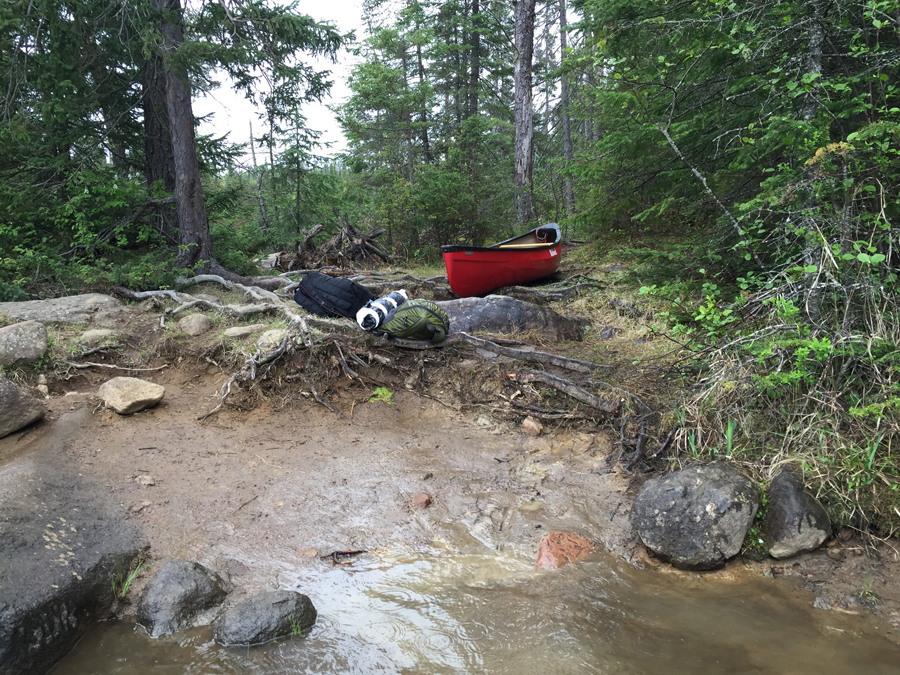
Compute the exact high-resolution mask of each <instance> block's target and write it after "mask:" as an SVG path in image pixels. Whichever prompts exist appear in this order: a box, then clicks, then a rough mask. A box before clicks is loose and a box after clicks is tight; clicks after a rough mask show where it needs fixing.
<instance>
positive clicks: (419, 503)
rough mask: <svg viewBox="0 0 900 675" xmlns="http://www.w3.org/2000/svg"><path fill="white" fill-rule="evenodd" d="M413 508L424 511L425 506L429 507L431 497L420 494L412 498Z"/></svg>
mask: <svg viewBox="0 0 900 675" xmlns="http://www.w3.org/2000/svg"><path fill="white" fill-rule="evenodd" d="M412 503H413V506H415V507H416V508H417V509H424V508H425V507H426V506H430V505H431V496H430V495H427V494H425V493H424V492H420V493H419V494H417V495H416V496H415V497H413V502H412Z"/></svg>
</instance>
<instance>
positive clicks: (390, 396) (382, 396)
mask: <svg viewBox="0 0 900 675" xmlns="http://www.w3.org/2000/svg"><path fill="white" fill-rule="evenodd" d="M369 403H387V404H388V405H397V404H396V403H395V402H394V392H392V391H391V390H390V389H388V388H387V387H378V388H377V389H376V390H375V391H373V392H372V396H371V397H370V398H369Z"/></svg>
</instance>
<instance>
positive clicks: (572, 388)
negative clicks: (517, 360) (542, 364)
mask: <svg viewBox="0 0 900 675" xmlns="http://www.w3.org/2000/svg"><path fill="white" fill-rule="evenodd" d="M513 377H514V378H515V380H516V382H523V383H525V382H542V383H544V384H548V385H550V386H551V387H554V388H555V389H558V390H559V391H561V392H563V393H564V394H567V395H568V396H571V397H572V398H574V399H575V400H576V401H580V402H581V403H584V404H585V405H588V406H590V407H592V408H594V409H596V410H599V411H600V412H604V413H607V414H609V415H615V414H617V413H618V412H619V409H620V408H621V401H616V402H612V401H608V400H607V399H605V398H601V397H600V396H597V395H596V394H592V393H591V392H589V391H587V390H586V389H582V388H581V387H579V386H578V385H577V384H575V383H574V382H571V381H569V380H566V379H563V378H562V377H557V376H556V375H551V374H550V373H546V372H544V371H543V370H526V371H522V372H519V373H515V374H514V375H513Z"/></svg>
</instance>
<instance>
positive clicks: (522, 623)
mask: <svg viewBox="0 0 900 675" xmlns="http://www.w3.org/2000/svg"><path fill="white" fill-rule="evenodd" d="M379 553H380V555H379V556H378V557H374V556H370V557H369V558H368V560H359V561H357V562H355V563H354V564H353V565H352V566H351V567H346V568H332V567H329V566H327V563H324V562H323V564H322V566H321V567H320V568H309V567H305V568H301V569H296V570H295V569H291V568H289V567H283V568H282V569H281V570H280V571H279V575H278V577H277V578H278V579H279V581H280V584H281V588H296V589H297V590H300V591H301V592H303V593H306V594H307V595H309V596H310V597H311V598H312V600H313V603H314V604H315V606H316V608H317V609H318V611H319V617H318V620H317V622H316V625H315V626H314V627H313V628H312V630H311V631H310V632H309V633H307V634H304V635H303V636H301V637H298V638H295V639H286V640H284V641H281V642H278V643H271V644H268V645H265V646H263V647H256V648H252V649H246V648H244V649H232V648H223V647H220V646H218V645H216V644H215V643H214V642H213V641H212V631H211V629H209V628H203V629H195V630H193V631H189V632H187V633H184V634H181V635H179V636H178V637H177V638H161V639H157V640H151V639H150V638H148V637H147V635H146V633H145V632H144V631H143V629H141V628H139V627H135V626H134V624H129V623H111V624H102V625H98V626H97V627H95V628H94V629H92V630H91V631H90V633H89V634H88V635H87V636H86V637H85V638H84V639H83V640H82V641H81V642H80V643H79V644H78V646H77V647H76V648H75V650H74V651H73V653H72V654H70V655H69V656H68V657H67V658H66V659H65V660H64V661H63V662H62V663H60V664H59V665H58V666H57V667H56V668H55V669H54V670H53V671H52V675H76V674H77V675H86V674H88V673H92V674H97V675H139V674H140V675H162V674H166V675H168V674H173V673H179V674H180V673H184V674H197V675H201V674H202V675H207V674H212V673H248V674H260V675H262V674H265V675H276V674H277V675H282V674H284V675H287V674H288V673H304V674H309V673H359V674H361V675H362V674H369V673H385V674H390V673H397V674H413V673H432V674H444V673H448V674H449V673H491V674H492V675H528V674H530V673H535V674H537V673H540V674H541V675H563V674H568V673H571V674H576V673H578V674H582V673H609V674H613V673H615V674H616V675H655V674H660V675H662V674H665V675H682V674H683V675H716V674H717V673H722V674H723V675H724V674H728V675H744V674H748V675H749V674H754V675H755V674H768V673H771V674H772V675H775V674H777V675H803V674H806V673H809V674H813V673H814V674H815V675H830V674H832V673H833V674H834V675H838V674H840V675H845V674H846V673H866V674H867V675H882V674H884V675H888V674H890V675H898V674H900V640H898V639H897V634H896V632H895V631H891V629H890V627H887V626H886V625H885V624H883V623H879V622H876V621H875V620H874V619H872V618H871V617H859V616H848V615H844V614H839V613H835V612H826V611H821V610H817V609H813V608H812V606H811V602H812V599H813V598H812V596H810V595H809V594H807V593H804V592H801V591H793V590H791V589H789V588H787V587H786V586H785V585H784V584H783V583H777V582H774V581H771V580H764V579H761V580H759V581H754V582H750V583H740V584H736V583H735V584H730V583H718V582H711V581H702V580H699V579H685V578H682V577H672V576H667V575H663V574H658V573H653V572H641V571H639V570H634V569H632V568H631V567H629V566H627V565H625V564H624V563H621V562H619V561H618V560H615V559H613V558H612V557H610V556H607V555H605V554H594V555H593V556H592V557H591V558H589V559H588V560H587V561H586V562H584V563H582V564H579V565H569V566H566V567H564V568H563V569H562V570H560V571H558V572H545V571H543V570H536V569H534V568H533V567H531V566H530V565H529V564H528V563H527V562H524V561H522V560H519V559H513V558H507V557H502V556H498V557H493V556H483V555H470V556H461V555H452V554H447V553H444V552H442V551H441V550H439V549H427V550H421V551H417V552H405V551H389V552H384V551H381V552H379Z"/></svg>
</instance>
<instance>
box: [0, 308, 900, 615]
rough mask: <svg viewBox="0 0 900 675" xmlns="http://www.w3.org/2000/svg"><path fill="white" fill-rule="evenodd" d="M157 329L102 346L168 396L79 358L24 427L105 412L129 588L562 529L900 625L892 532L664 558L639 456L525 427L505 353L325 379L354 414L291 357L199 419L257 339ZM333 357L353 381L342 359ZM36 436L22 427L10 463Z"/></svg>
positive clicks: (517, 547)
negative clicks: (164, 576)
mask: <svg viewBox="0 0 900 675" xmlns="http://www.w3.org/2000/svg"><path fill="white" fill-rule="evenodd" d="M158 325H159V322H158V319H157V317H156V316H154V315H152V314H149V313H146V312H145V311H144V310H143V309H141V308H139V307H135V308H134V309H133V311H132V313H131V314H130V315H129V316H128V317H127V318H126V319H122V318H120V319H118V320H117V322H116V326H115V327H116V328H117V329H118V330H120V331H121V332H120V333H119V334H118V336H117V337H116V338H115V339H116V342H117V344H120V345H121V347H120V348H118V349H116V350H107V351H104V352H100V353H97V354H95V355H92V356H91V357H90V358H91V359H94V360H95V361H96V362H98V363H102V364H105V365H107V366H112V365H118V366H119V367H135V368H137V367H142V368H161V367H162V366H167V367H166V368H163V369H160V370H148V371H133V372H130V373H128V374H132V375H136V376H140V377H143V378H145V379H148V380H152V381H154V382H158V383H159V384H163V385H164V386H165V387H166V396H165V398H164V400H163V402H162V403H161V404H160V405H159V406H157V407H156V408H154V409H151V410H148V411H145V412H142V413H139V414H137V415H133V416H130V417H120V416H118V415H116V414H114V413H112V412H109V411H107V410H104V409H102V408H101V407H100V406H99V405H98V400H97V399H96V398H95V392H96V390H97V387H98V386H99V385H100V384H101V383H102V382H104V381H106V380H107V379H109V378H110V377H112V376H114V375H117V374H120V373H119V372H117V371H115V370H112V369H109V368H104V367H100V366H98V367H91V368H78V369H74V368H72V367H69V368H68V369H62V370H61V371H60V372H59V377H58V378H57V379H56V380H55V381H52V382H51V392H52V396H51V398H50V400H49V401H48V403H49V405H50V409H51V413H50V415H49V416H48V418H47V420H46V421H45V422H43V423H42V425H39V426H38V427H35V428H32V429H30V430H28V431H26V432H25V433H26V434H41V433H44V430H45V429H46V428H47V427H48V425H52V424H53V421H54V420H55V419H58V418H59V416H60V415H61V414H63V413H65V412H68V411H72V410H79V409H89V410H90V411H91V414H90V415H86V416H84V418H83V419H84V422H83V423H84V425H86V428H85V429H83V430H82V433H80V434H78V435H75V436H74V437H73V440H71V441H70V442H69V443H68V444H67V445H66V452H67V454H68V455H69V456H70V457H71V459H72V460H73V461H74V462H75V463H77V465H78V466H80V467H81V468H82V469H83V471H84V472H85V473H89V474H92V475H94V476H97V477H99V478H100V479H101V481H102V482H103V484H104V485H105V486H106V488H107V489H108V490H109V491H110V493H111V494H112V495H113V496H114V497H115V499H116V501H117V502H118V503H119V504H120V505H121V507H122V508H123V509H124V510H125V511H126V512H127V514H128V518H129V519H131V520H132V521H133V522H134V523H135V524H137V525H139V527H140V528H141V530H142V531H143V532H144V534H145V536H146V537H147V539H148V540H149V541H150V549H149V550H148V553H147V562H148V565H147V568H146V570H145V573H144V574H143V575H142V576H141V577H140V578H139V579H138V580H137V582H136V583H135V585H134V586H133V588H132V591H131V593H130V596H129V597H130V598H135V597H137V596H138V594H139V593H140V590H141V588H142V585H143V583H145V582H146V580H147V579H148V578H149V577H150V576H151V575H152V573H153V572H154V571H155V569H156V568H157V567H158V566H159V565H160V564H161V563H162V562H164V561H165V560H168V559H170V558H174V557H178V558H188V559H192V560H197V561H200V562H202V563H204V564H206V565H208V566H210V567H212V568H213V569H215V570H217V571H218V572H220V573H221V574H222V575H223V576H226V577H228V578H230V579H231V581H232V582H233V583H234V585H235V587H236V589H237V590H236V593H237V595H236V597H235V599H239V598H240V597H241V596H243V595H247V594H250V593H253V592H257V591H258V590H260V589H265V588H269V587H276V586H278V584H279V578H278V576H279V571H280V570H283V569H285V566H294V567H296V566H303V565H330V564H332V563H331V561H330V560H327V559H323V557H322V556H325V555H326V554H328V553H331V552H332V551H343V550H347V549H354V550H361V549H364V550H367V551H369V552H370V555H377V553H378V550H379V549H380V548H382V547H388V546H391V547H394V546H397V545H400V546H406V547H409V548H411V549H415V548H416V547H418V546H420V545H424V544H430V545H433V544H435V542H437V543H439V544H440V545H442V546H444V547H446V548H447V549H449V550H452V551H454V552H459V553H467V552H473V553H482V552H487V551H497V550H503V551H505V552H506V553H511V554H513V555H516V556H520V557H522V558H523V559H528V560H533V558H534V555H535V552H536V550H537V547H538V544H539V542H540V540H541V539H542V537H543V536H544V534H546V533H547V532H550V531H554V530H565V531H568V532H573V533H576V534H579V535H581V536H582V537H585V538H587V539H589V540H592V541H595V542H597V543H598V544H599V545H601V546H603V547H604V548H606V549H608V550H609V551H611V552H612V553H614V554H616V555H618V556H621V557H622V558H624V559H626V560H628V561H630V562H632V563H633V564H635V565H639V566H648V567H652V568H656V569H658V570H659V571H660V572H665V573H671V574H677V575H680V576H683V577H690V578H694V579H697V580H703V581H708V582H711V583H712V582H735V581H741V580H743V579H747V578H749V577H756V576H759V575H766V576H769V575H775V576H779V577H783V578H784V579H785V581H786V582H787V583H791V584H793V585H797V586H799V587H802V588H805V589H807V590H810V591H812V592H813V593H814V596H810V602H811V603H813V602H814V603H816V605H817V606H819V607H821V608H822V609H828V610H832V611H839V612H849V613H870V612H871V613H875V614H877V615H879V616H881V617H883V618H884V619H885V620H887V621H888V622H891V624H892V625H893V626H894V627H895V628H897V627H900V562H898V554H897V552H896V551H895V550H894V549H893V548H892V547H891V546H890V545H887V544H886V545H883V546H881V547H879V548H872V547H869V546H867V545H866V544H865V543H864V542H862V541H860V540H858V539H849V540H846V541H838V542H834V543H832V545H831V547H830V549H827V550H823V551H819V552H816V553H814V554H808V555H804V556H800V557H798V558H795V559H791V560H788V561H784V562H776V561H773V560H764V561H761V562H752V561H749V560H744V559H739V560H737V561H734V562H732V563H731V564H729V566H728V567H727V568H726V569H725V570H721V571H718V572H713V573H706V574H702V575H697V574H694V573H684V572H678V571H676V570H673V569H672V568H671V567H670V566H668V565H664V564H660V563H659V561H657V560H655V559H653V558H652V557H651V556H649V555H648V554H647V552H646V550H645V549H644V548H643V546H641V545H640V544H639V542H637V541H636V540H635V538H634V535H633V534H632V532H631V528H630V524H629V520H628V514H629V511H630V505H631V498H632V494H631V491H630V486H632V485H633V481H634V477H633V476H629V475H627V474H626V473H625V472H624V471H623V470H622V468H621V464H620V461H619V460H620V459H621V450H620V448H618V447H617V446H615V445H614V443H613V440H614V439H615V438H618V434H617V433H616V432H614V430H613V429H611V428H610V426H609V422H608V421H604V420H596V419H591V418H590V417H587V416H584V417H582V418H580V419H577V420H576V421H577V426H575V427H573V426H568V425H569V424H570V423H571V422H572V420H566V419H560V420H556V421H548V420H545V421H544V425H545V429H544V433H543V434H542V435H541V436H539V437H534V436H529V435H526V434H524V433H523V432H522V430H521V429H520V428H519V423H520V419H521V417H519V418H518V419H516V418H510V417H509V416H508V415H506V414H498V412H497V410H496V408H495V407H494V404H493V403H491V396H492V395H493V396H495V395H496V393H498V392H501V391H502V390H503V389H504V387H508V386H509V383H508V382H507V381H506V380H505V379H504V372H505V371H506V370H507V369H508V368H509V367H510V363H509V362H507V361H505V360H504V359H503V357H500V358H496V357H492V356H484V355H482V356H484V358H481V357H479V356H478V355H477V354H475V353H474V352H473V350H467V351H465V352H461V351H459V350H458V348H456V347H454V348H448V349H447V350H446V351H447V354H444V355H442V354H441V353H440V352H430V353H428V354H427V355H421V354H415V353H412V354H409V353H408V354H400V353H395V354H388V352H386V351H385V350H382V351H384V352H385V353H384V354H383V356H385V357H387V356H390V358H393V359H395V360H396V362H395V363H393V365H392V368H391V369H390V373H389V372H388V371H387V370H385V371H383V372H380V373H369V374H368V380H367V381H366V382H365V383H360V382H358V381H353V382H351V381H350V380H348V379H347V378H346V377H342V376H338V377H331V378H330V379H329V378H323V379H321V380H317V381H318V382H321V381H326V382H329V383H330V384H329V385H328V386H326V387H322V388H320V390H319V392H318V393H319V394H320V395H321V397H323V401H325V402H327V403H328V404H329V405H331V406H332V407H333V408H334V409H335V410H336V411H337V412H338V413H340V416H339V415H338V414H335V413H334V412H330V411H329V410H327V409H326V408H325V407H324V406H323V405H321V404H319V403H316V402H315V401H314V400H313V398H312V396H311V395H310V390H309V387H308V386H305V385H303V384H302V382H300V381H298V380H290V379H289V376H290V373H292V372H297V370H296V364H291V363H286V364H283V367H282V369H281V370H280V371H279V372H278V374H277V375H276V376H274V377H272V378H271V379H272V380H273V383H272V386H271V387H269V388H268V389H267V390H266V391H264V392H259V391H247V390H241V391H235V392H234V393H233V395H232V396H231V397H230V399H229V403H230V405H229V406H228V407H226V408H225V409H223V410H222V411H221V412H219V413H218V414H216V415H214V416H211V417H209V418H207V419H204V420H198V418H199V417H201V416H202V415H203V414H204V413H206V412H208V411H210V410H211V409H213V408H214V407H215V406H216V404H217V403H218V402H219V387H220V386H221V385H222V383H223V382H224V381H226V380H227V379H228V376H229V375H230V373H231V365H232V364H233V363H234V355H235V354H238V353H239V349H238V348H236V347H228V348H226V347H224V346H223V344H222V343H221V338H219V337H212V336H210V337H206V338H202V339H193V340H191V339H187V338H186V337H185V336H180V335H177V334H175V335H174V337H173V335H172V334H171V332H168V333H167V332H166V331H165V330H157V329H156V327H157V326H158ZM223 327H224V326H219V328H220V329H221V328H223ZM73 334H74V333H73V332H72V331H70V332H69V334H68V338H71V337H72V335H73ZM66 337H67V336H66V335H62V338H66ZM398 352H399V350H398ZM229 358H231V359H232V361H231V362H229V360H228V359H229ZM306 365H307V367H308V366H309V362H307V363H306ZM317 367H318V368H320V369H321V370H323V371H324V370H328V369H330V370H331V372H332V373H337V374H338V375H340V369H339V367H338V365H337V364H336V363H335V362H334V359H330V360H329V357H327V356H323V357H322V358H320V359H319V361H318V366H317ZM373 370H374V369H373ZM398 373H399V375H398ZM319 374H320V375H321V373H319ZM379 378H380V379H379ZM275 380H277V386H276V383H275V382H274V381H275ZM379 382H380V383H381V384H382V385H383V386H384V391H385V392H386V393H389V394H390V396H381V397H380V398H391V399H392V400H391V401H390V402H386V401H384V400H370V399H372V395H373V392H374V388H375V386H376V384H378V383H379ZM407 387H411V388H412V389H413V390H415V391H407V390H406V388H407ZM513 389H515V386H514V385H513ZM506 393H507V396H509V395H510V394H511V393H512V391H509V392H506ZM261 394H262V395H264V398H260V396H261ZM376 398H378V397H376ZM494 400H496V398H495V399H494ZM465 401H472V402H473V403H472V404H469V405H466V404H464V403H463V402H465ZM19 438H21V435H18V436H15V435H14V436H13V437H10V438H8V439H5V441H4V442H3V445H2V446H0V462H3V461H4V459H5V458H6V457H8V456H10V454H11V453H14V452H15V448H16V447H17V444H18V439H19ZM4 453H6V454H4ZM420 493H426V494H427V495H429V496H430V498H431V500H432V503H431V505H430V506H428V507H427V508H419V507H417V506H415V505H414V498H415V496H416V495H418V494H420ZM120 610H121V611H122V612H124V613H126V614H127V613H130V612H131V611H132V610H133V608H132V607H130V606H129V604H128V603H126V604H125V605H123V606H122V607H121V608H120Z"/></svg>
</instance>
